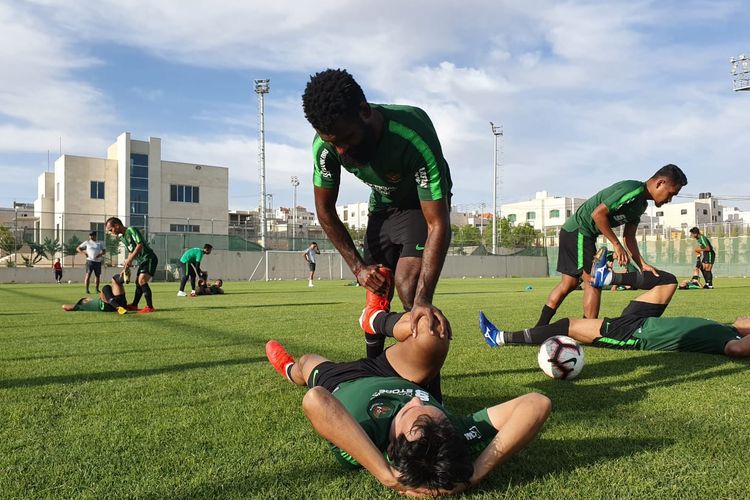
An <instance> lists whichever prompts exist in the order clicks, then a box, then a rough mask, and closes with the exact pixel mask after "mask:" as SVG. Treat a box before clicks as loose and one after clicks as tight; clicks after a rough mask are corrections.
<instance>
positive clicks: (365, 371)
mask: <svg viewBox="0 0 750 500" xmlns="http://www.w3.org/2000/svg"><path fill="white" fill-rule="evenodd" d="M400 376H401V375H399V374H398V372H397V371H396V370H394V369H393V367H392V366H391V364H390V363H389V362H388V359H387V358H386V357H385V352H383V353H382V354H381V355H380V356H378V357H377V358H373V359H370V358H363V359H360V360H357V361H351V362H348V363H334V362H333V361H323V362H322V363H320V364H319V365H318V366H316V367H315V368H313V371H312V372H310V376H309V377H308V378H307V387H309V388H311V389H312V388H313V387H316V386H320V387H323V388H324V389H326V390H328V391H329V392H333V391H334V390H335V389H336V387H338V386H339V385H341V384H343V383H344V382H349V381H351V380H357V379H360V378H365V377H400Z"/></svg>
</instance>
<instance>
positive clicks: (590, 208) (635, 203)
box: [562, 181, 648, 238]
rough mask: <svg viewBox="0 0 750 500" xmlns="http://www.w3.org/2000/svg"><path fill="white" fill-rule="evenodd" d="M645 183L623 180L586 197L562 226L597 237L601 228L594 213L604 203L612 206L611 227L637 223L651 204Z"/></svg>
mask: <svg viewBox="0 0 750 500" xmlns="http://www.w3.org/2000/svg"><path fill="white" fill-rule="evenodd" d="M647 194H648V192H647V191H646V184H645V183H643V182H641V181H621V182H618V183H616V184H613V185H611V186H609V187H608V188H606V189H603V190H601V191H599V192H598V193H596V194H595V195H594V196H592V197H591V198H589V199H588V200H586V201H585V202H584V203H583V204H582V205H581V206H580V207H578V209H577V210H576V211H575V213H574V214H573V215H572V216H570V217H569V218H568V220H567V221H565V224H563V226H562V228H563V229H565V230H566V231H569V232H574V231H580V232H581V234H583V235H584V236H588V237H590V238H595V237H597V236H599V235H600V234H602V233H601V231H600V230H599V228H598V227H597V226H596V223H595V222H594V219H593V218H592V216H591V214H592V213H593V212H594V210H595V209H596V207H598V206H599V205H601V204H602V203H604V204H605V205H606V206H607V208H608V209H609V215H608V216H607V218H608V219H609V225H610V227H617V226H621V225H623V224H638V222H639V221H640V220H641V215H643V213H644V212H645V211H646V208H647V207H648V199H647V198H646V196H647Z"/></svg>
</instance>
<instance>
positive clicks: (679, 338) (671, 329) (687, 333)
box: [479, 271, 750, 358]
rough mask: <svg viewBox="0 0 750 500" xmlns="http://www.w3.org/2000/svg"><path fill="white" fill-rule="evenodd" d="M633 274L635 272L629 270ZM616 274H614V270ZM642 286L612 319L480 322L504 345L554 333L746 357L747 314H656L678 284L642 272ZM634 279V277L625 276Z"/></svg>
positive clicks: (614, 345)
mask: <svg viewBox="0 0 750 500" xmlns="http://www.w3.org/2000/svg"><path fill="white" fill-rule="evenodd" d="M633 274H637V273H633ZM602 275H603V276H604V280H603V283H602V284H603V285H607V284H609V283H611V280H609V276H612V274H611V272H608V271H604V272H602ZM615 276H616V274H615ZM641 276H642V278H641V285H642V288H650V290H649V291H648V292H646V293H644V294H642V295H641V296H639V297H638V298H636V299H635V300H632V301H631V302H630V304H628V306H627V307H626V308H625V310H623V311H622V314H621V315H620V316H619V317H617V318H604V319H572V318H571V319H568V318H566V319H561V320H559V321H557V322H555V323H553V324H551V325H543V326H535V327H533V328H527V329H525V330H521V331H517V332H505V331H503V330H499V329H498V328H497V327H495V325H493V324H492V323H491V322H490V321H489V320H488V319H487V318H486V317H485V315H484V314H483V313H481V312H480V313H479V326H480V328H481V330H482V334H483V335H484V339H485V341H486V342H487V344H488V345H490V346H491V347H500V346H502V345H504V344H541V343H542V342H544V341H545V340H547V339H548V338H550V337H554V336H555V335H567V336H569V337H572V338H574V339H575V340H577V341H578V342H580V343H582V344H587V345H593V346H596V347H608V348H611V349H632V350H643V351H682V352H702V353H706V354H724V355H726V356H729V357H733V358H746V357H750V316H745V317H739V318H737V320H736V321H735V322H734V324H733V325H731V326H729V325H724V324H721V323H718V322H716V321H712V320H710V319H703V318H692V317H674V318H662V317H660V316H661V315H662V313H663V312H664V310H665V309H666V308H667V305H668V304H669V301H670V300H671V298H672V295H674V292H675V290H676V289H677V280H676V279H675V278H674V276H672V275H671V274H669V273H667V272H662V273H661V275H660V276H659V277H656V276H655V275H654V274H653V273H643V274H642V275H641ZM630 278H632V280H631V281H633V282H634V280H635V279H637V278H636V277H634V276H630V277H629V278H628V279H630Z"/></svg>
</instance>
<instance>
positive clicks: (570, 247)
mask: <svg viewBox="0 0 750 500" xmlns="http://www.w3.org/2000/svg"><path fill="white" fill-rule="evenodd" d="M685 185H687V177H685V174H684V173H683V172H682V170H680V168H679V167H678V166H676V165H672V164H669V165H665V166H663V167H662V168H660V169H659V170H658V171H657V172H656V173H655V174H654V175H653V176H651V178H650V179H648V180H647V181H646V182H641V181H621V182H618V183H616V184H613V185H611V186H609V187H608V188H606V189H603V190H602V191H599V192H598V193H596V194H595V195H594V196H592V197H591V198H589V199H588V200H586V201H585V202H584V203H583V205H581V206H580V207H578V210H576V212H575V213H574V214H573V215H572V216H571V217H570V218H569V219H568V220H567V221H565V224H563V226H562V228H561V229H560V239H559V254H558V258H557V272H559V273H560V274H561V279H560V283H559V284H558V285H557V286H556V287H555V288H553V289H552V291H551V292H550V294H549V297H547V303H546V304H545V305H544V308H543V309H542V313H541V315H540V316H539V321H538V322H537V326H542V325H548V324H549V322H550V320H551V319H552V317H553V316H554V315H555V312H557V308H558V307H560V304H562V302H563V300H565V297H567V296H568V294H569V293H570V292H572V291H573V290H575V289H576V287H577V286H578V283H579V281H581V280H583V317H584V318H597V317H598V316H599V304H600V302H601V290H600V289H599V288H596V287H593V286H591V283H590V281H591V279H592V277H591V274H590V273H589V269H590V268H591V267H590V266H591V264H592V261H593V260H594V253H595V252H596V239H597V238H598V236H599V235H600V234H603V235H604V236H605V237H606V238H607V239H608V240H609V242H610V243H612V247H613V250H614V260H616V261H617V262H618V263H619V264H620V265H621V266H625V265H626V264H627V263H628V261H629V260H630V258H629V257H628V251H630V255H631V256H632V257H633V260H634V261H635V262H637V263H638V265H639V266H640V268H641V271H643V272H644V273H645V272H647V271H654V273H655V274H657V275H658V273H656V270H655V269H654V268H653V267H651V266H650V265H649V264H648V263H647V262H646V261H645V260H644V259H643V256H641V252H640V250H639V249H638V242H637V241H636V240H635V232H636V230H637V229H638V222H640V220H641V215H643V213H644V212H645V211H646V207H647V206H648V200H653V201H654V204H656V206H657V207H660V206H662V205H664V204H665V203H669V202H670V201H672V197H673V196H675V195H676V194H677V193H679V192H680V189H682V186H685ZM623 224H625V227H624V229H623V232H622V237H623V240H624V242H625V245H623V244H622V243H621V242H620V240H619V239H618V238H617V235H616V234H615V233H614V231H613V230H612V228H613V227H617V226H621V225H623ZM626 247H627V251H626V250H625V248H626Z"/></svg>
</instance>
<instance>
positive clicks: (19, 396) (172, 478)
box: [0, 278, 750, 499]
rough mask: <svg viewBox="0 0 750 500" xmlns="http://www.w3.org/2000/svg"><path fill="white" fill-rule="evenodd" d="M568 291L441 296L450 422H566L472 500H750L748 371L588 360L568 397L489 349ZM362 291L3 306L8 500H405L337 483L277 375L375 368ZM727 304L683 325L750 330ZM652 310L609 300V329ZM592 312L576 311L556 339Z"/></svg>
mask: <svg viewBox="0 0 750 500" xmlns="http://www.w3.org/2000/svg"><path fill="white" fill-rule="evenodd" d="M556 282H557V280H555V279H552V278H550V279H481V280H480V279H466V280H442V281H441V282H440V284H439V286H438V291H437V294H436V296H435V300H434V302H435V304H436V305H437V306H438V307H440V308H441V309H442V310H443V311H444V312H445V314H446V316H447V317H448V318H449V319H450V321H451V324H452V326H453V332H454V339H453V342H452V346H451V352H450V353H449V354H448V359H447V361H446V364H445V367H444V369H443V372H442V373H443V376H442V386H443V393H444V396H445V403H446V406H447V407H448V408H449V409H451V410H452V411H453V412H454V413H469V412H470V411H473V410H476V409H478V408H480V407H484V406H489V405H493V404H496V403H498V402H501V401H504V400H507V399H510V398H512V397H515V396H517V395H520V394H523V393H527V392H530V391H538V392H541V393H544V394H546V395H547V396H549V397H550V398H551V399H552V402H553V410H552V415H551V416H550V419H549V420H548V422H547V423H546V425H545V426H544V428H543V430H542V433H541V435H540V436H539V438H538V439H537V440H536V441H534V442H532V443H531V444H530V445H529V446H528V447H527V448H526V449H525V450H524V451H522V452H521V453H520V454H519V455H517V456H516V457H514V458H512V459H510V461H509V462H507V463H506V464H504V465H503V466H501V467H500V468H498V469H496V470H495V471H494V472H492V473H491V474H490V475H489V476H488V478H487V479H486V480H485V481H484V482H483V483H482V484H481V486H480V488H479V489H475V490H472V491H470V492H468V493H467V495H466V496H470V497H476V498H503V497H507V498H587V499H591V498H646V497H650V498H747V497H748V495H749V493H748V491H750V490H749V489H748V488H749V486H748V485H750V472H748V468H747V466H746V463H747V453H748V450H750V432H749V431H748V422H750V397H749V396H748V391H749V390H750V373H749V371H748V366H749V363H748V361H747V360H742V361H737V360H731V359H729V358H726V357H723V356H713V355H706V354H689V353H654V352H624V351H615V350H606V349H595V348H592V347H586V348H584V349H585V352H586V366H585V367H584V369H583V372H582V373H581V375H580V377H579V378H578V379H577V380H575V381H572V382H566V381H555V380H551V379H548V378H546V377H545V376H544V375H543V374H542V372H541V370H539V368H538V367H537V364H536V353H537V348H535V347H525V346H523V347H516V346H513V347H503V348H501V349H490V348H489V347H487V346H486V345H485V343H484V341H483V340H482V337H481V334H480V333H479V330H478V327H477V312H478V311H479V310H480V309H482V310H484V311H485V312H486V313H487V315H488V316H489V317H490V318H491V319H492V320H493V321H494V322H495V323H496V324H498V326H502V327H507V328H513V329H516V328H521V327H525V326H531V325H533V324H534V323H535V322H536V320H537V318H538V315H539V312H540V310H541V307H542V305H543V304H544V302H545V300H546V297H547V293H548V292H549V290H550V289H551V288H552V286H553V285H554V284H555V283H556ZM345 285H346V283H345V282H342V281H318V282H316V286H315V288H307V281H306V280H300V281H282V282H269V283H227V284H226V285H225V289H226V291H227V295H224V296H210V297H197V298H179V297H176V296H175V293H176V290H177V285H176V284H170V283H157V284H155V285H153V289H154V303H155V307H156V309H157V310H158V312H157V313H154V314H147V315H136V314H133V313H129V314H128V315H126V316H123V317H118V316H117V315H116V314H101V313H84V312H79V313H65V312H63V311H62V309H61V308H60V304H62V303H63V302H75V301H76V300H77V299H78V298H80V297H81V296H82V293H81V290H82V285H81V284H73V285H54V284H52V285H2V286H0V304H2V306H0V321H2V329H1V330H0V331H1V332H2V333H0V339H1V340H0V345H1V346H2V349H0V422H1V424H0V492H2V493H0V496H2V497H3V498H71V497H76V498H92V499H94V498H96V499H98V498H123V497H137V498H248V497H255V498H337V499H338V498H383V497H389V496H392V497H398V495H395V494H390V493H388V492H387V491H386V490H385V489H384V488H382V487H381V486H380V485H379V484H378V483H377V482H376V481H375V480H374V479H373V478H372V477H370V476H369V474H367V473H366V472H364V471H360V472H353V473H351V472H345V471H343V470H342V469H341V468H340V467H339V466H338V465H337V464H336V462H335V460H334V458H333V456H332V455H331V454H330V452H329V451H328V447H327V445H326V443H325V442H324V441H323V440H322V439H321V438H319V437H318V436H317V435H316V434H315V432H314V431H313V429H312V427H311V426H310V425H309V423H308V422H307V420H306V418H305V417H304V415H303V413H302V410H301V399H302V395H303V393H304V389H303V388H300V387H295V386H293V385H291V384H290V383H289V382H286V381H285V380H283V379H282V378H281V377H279V375H278V374H277V373H276V372H275V371H274V370H273V368H272V367H271V366H270V365H269V364H268V362H267V361H266V358H265V354H264V344H265V342H266V340H268V339H270V338H275V339H278V340H279V341H281V342H282V343H283V344H284V345H285V346H286V347H287V349H288V350H289V352H290V353H292V354H293V355H295V356H299V355H300V354H302V353H305V352H314V353H319V354H322V355H324V356H326V357H328V358H330V359H332V360H335V361H348V360H353V359H355V358H358V357H361V356H362V355H363V354H364V341H363V334H362V332H361V330H359V327H358V326H357V318H358V317H359V314H360V312H361V309H362V307H363V304H364V297H365V292H364V290H363V289H362V288H358V287H353V286H345ZM527 285H532V286H533V289H531V290H527V289H526V288H527ZM716 286H717V288H716V289H714V290H688V291H681V290H678V291H677V293H676V295H675V297H674V299H673V301H672V304H671V305H670V306H669V308H668V309H667V312H666V315H667V316H680V315H686V316H687V315H691V316H705V317H710V318H712V319H716V320H720V321H727V322H730V321H732V320H733V319H734V318H735V317H736V316H738V315H743V314H750V280H743V279H718V280H716ZM132 292H133V287H132V286H129V287H128V294H129V295H132ZM637 295H638V292H607V291H605V292H603V298H602V316H616V315H617V314H618V313H619V311H621V310H622V308H623V307H624V306H625V305H626V304H627V302H628V301H629V300H631V299H632V298H634V297H636V296H637ZM398 308H399V304H398V303H397V302H396V303H395V304H394V309H395V310H397V309H398ZM580 312H581V292H574V293H573V294H571V295H570V296H569V297H568V298H567V300H566V302H565V303H564V304H563V306H562V307H561V309H560V311H559V312H558V314H557V316H556V319H559V318H562V317H564V316H567V315H570V316H579V315H580Z"/></svg>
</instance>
